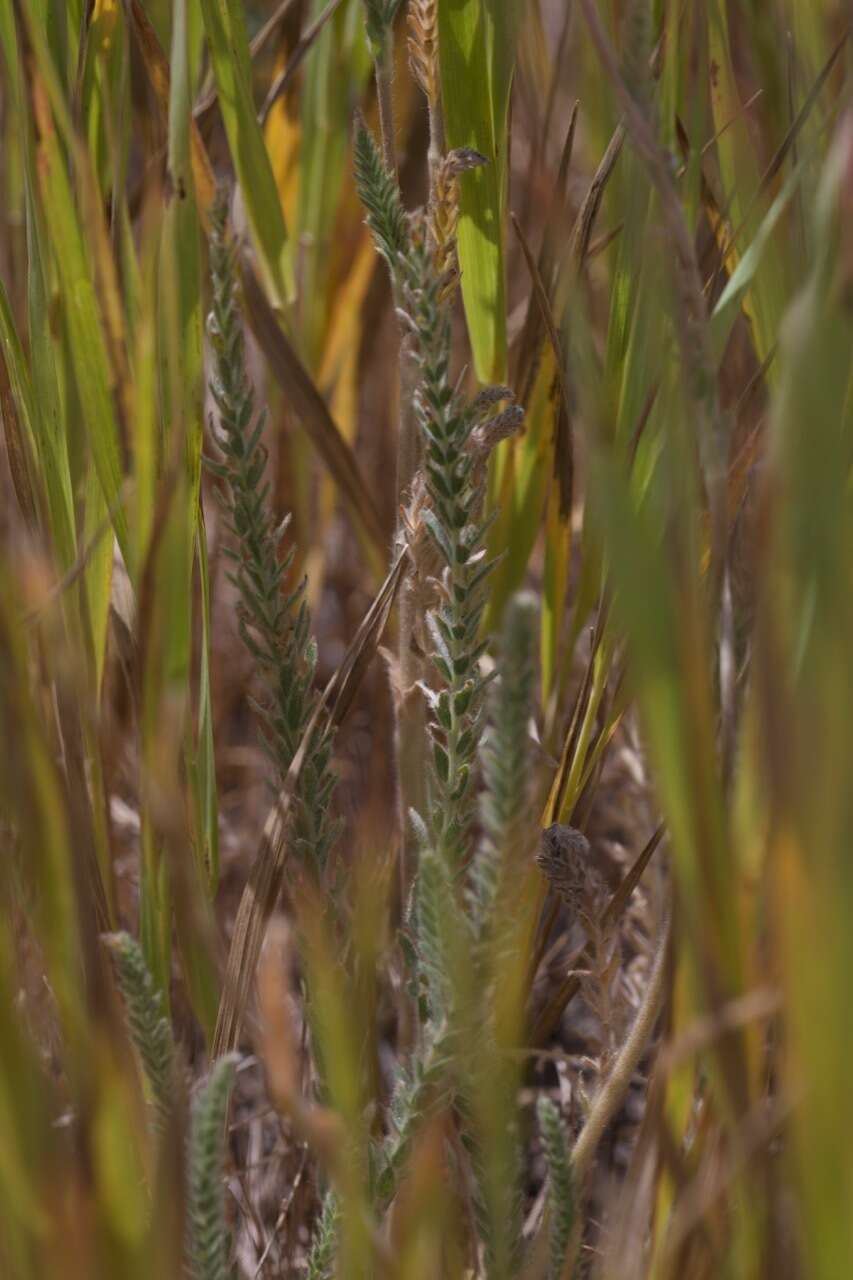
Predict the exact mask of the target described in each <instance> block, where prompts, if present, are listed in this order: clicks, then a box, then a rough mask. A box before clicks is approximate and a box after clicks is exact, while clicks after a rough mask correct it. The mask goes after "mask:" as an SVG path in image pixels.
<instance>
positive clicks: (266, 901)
mask: <svg viewBox="0 0 853 1280" xmlns="http://www.w3.org/2000/svg"><path fill="white" fill-rule="evenodd" d="M404 563H405V554H404V553H403V552H401V553H400V554H399V555H398V556H397V558H396V560H395V561H394V563H393V565H392V566H391V569H390V571H389V573H388V576H387V578H386V579H385V581H384V583H383V584H382V587H381V589H380V591H379V593H378V595H377V596H376V599H375V600H374V601H373V604H372V605H371V607H370V609H369V611H368V613H367V614H366V615H365V617H364V619H363V621H362V623H361V626H360V627H359V629H358V631H357V632H356V634H355V637H354V638H353V641H352V643H351V645H350V646H349V648H348V650H347V652H346V654H345V656H344V659H343V662H342V663H341V665H340V667H339V668H338V670H337V671H336V672H335V674H334V675H333V676H332V678H331V680H330V681H329V683H328V684H327V685H326V688H325V690H324V692H323V695H322V697H321V698H320V699H319V701H318V703H317V707H316V709H315V711H314V714H313V715H312V717H311V720H310V721H309V723H308V726H307V728H306V730H305V735H304V737H303V739H302V742H301V744H300V746H299V750H298V751H297V753H296V755H295V756H294V759H293V763H292V765H291V766H290V769H289V770H288V773H287V777H286V778H285V780H284V784H283V786H282V789H281V793H280V795H279V797H278V799H277V800H276V802H275V804H274V805H273V806H272V808H271V810H270V812H269V815H268V817H267V820H266V822H265V824H264V830H263V833H262V835H261V841H260V845H259V847H258V852H257V853H256V855H255V861H254V863H253V865H252V870H251V874H250V876H249V880H248V883H247V885H246V888H245V889H244V890H243V896H242V898H241V899H240V906H239V908H238V910H237V918H236V920H235V922H234V934H233V937H232V940H231V949H230V951H229V953H228V964H227V967H226V971H225V981H224V983H223V988H222V998H221V1000H220V1004H219V1013H218V1016H217V1019H216V1031H215V1033H214V1038H213V1056H214V1057H219V1056H220V1055H221V1054H223V1053H227V1052H228V1051H229V1050H231V1049H235V1048H236V1047H237V1044H238V1041H239V1038H240V1029H241V1027H242V1023H243V1017H244V1016H245V1012H246V1009H247V1007H248V1003H249V997H250V995H251V991H252V987H253V984H254V981H255V972H256V969H257V964H258V956H259V955H260V951H261V945H262V943H263V940H264V934H265V932H266V927H267V922H268V921H269V918H270V916H271V915H272V913H273V911H274V910H275V905H276V903H277V901H278V897H279V893H280V892H281V887H282V881H283V879H284V868H285V863H286V860H287V853H288V848H289V841H290V823H291V820H292V817H293V812H292V811H293V799H294V796H295V794H296V791H297V788H298V786H299V777H300V774H301V772H302V766H303V764H304V763H305V760H306V758H307V757H308V756H309V755H310V752H311V747H312V744H313V741H314V736H315V735H316V734H317V733H322V732H323V731H324V729H325V728H326V727H327V725H328V724H331V725H337V724H339V723H340V721H341V720H342V719H343V717H344V715H345V714H346V712H347V710H348V709H349V706H350V704H351V702H352V699H353V697H354V695H355V692H356V690H357V688H358V686H359V684H360V683H361V679H362V676H363V675H364V672H365V670H366V668H367V665H368V663H369V662H370V659H371V658H372V656H373V654H374V653H375V651H376V647H377V645H378V643H379V641H380V639H381V636H382V633H383V631H384V630H385V626H386V624H387V621H388V616H389V614H390V612H391V608H392V606H393V603H394V598H395V596H396V594H397V591H398V589H399V586H400V581H401V579H402V576H403V568H404Z"/></svg>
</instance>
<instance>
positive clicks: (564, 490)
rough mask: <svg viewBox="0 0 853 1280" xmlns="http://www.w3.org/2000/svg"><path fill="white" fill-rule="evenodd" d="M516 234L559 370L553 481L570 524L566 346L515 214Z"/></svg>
mask: <svg viewBox="0 0 853 1280" xmlns="http://www.w3.org/2000/svg"><path fill="white" fill-rule="evenodd" d="M510 216H511V218H512V225H513V229H514V231H515V234H516V235H517V237H518V243H519V244H520V245H521V252H522V253H523V254H524V261H525V263H526V265H527V270H528V272H529V274H530V280H531V283H532V285H533V293H534V295H535V297H536V301H537V303H538V304H539V310H540V312H541V315H542V323H543V324H544V326H545V331H546V333H547V334H548V341H549V342H550V344H551V350H552V351H553V353H554V366H555V368H556V370H557V385H558V386H559V388H560V407H559V409H558V411H557V413H556V415H555V437H554V478H555V479H556V481H557V485H558V488H559V493H560V516H561V518H562V519H563V520H568V518H569V516H570V515H571V511H572V488H573V486H574V475H575V449H574V438H573V432H572V406H571V402H570V400H569V388H568V384H567V382H566V366H565V360H564V359H563V344H562V342H561V341H560V335H559V333H558V332H557V326H556V324H555V323H554V317H553V315H552V314H551V303H550V301H549V298H548V293H547V290H546V288H545V284H544V282H543V280H542V276H541V275H540V273H539V268H538V266H537V265H536V261H535V259H534V257H533V254H532V252H531V250H530V245H529V244H528V243H527V240H526V238H525V235H524V232H523V231H522V229H521V224H520V223H519V221H518V218H516V216H515V214H511V215H510Z"/></svg>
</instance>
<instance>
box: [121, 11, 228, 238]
mask: <svg viewBox="0 0 853 1280" xmlns="http://www.w3.org/2000/svg"><path fill="white" fill-rule="evenodd" d="M127 12H128V18H129V21H130V26H131V28H132V29H133V34H134V36H135V38H136V43H137V45H138V46H139V52H140V54H141V55H142V61H143V63H144V64H145V70H146V71H147V73H148V79H149V80H150V82H151V88H152V89H153V91H154V96H155V98H156V99H157V103H158V105H159V107H160V110H161V111H162V113H163V119H164V120H168V117H169V92H170V74H169V62H168V59H167V58H166V55H165V53H164V52H163V49H162V47H161V45H160V41H159V40H158V39H157V33H156V31H155V30H154V28H153V26H152V25H151V20H150V18H149V17H148V14H147V13H146V12H145V9H144V8H143V6H142V3H141V0H127ZM190 161H191V164H192V172H193V183H194V184H195V194H196V199H197V200H198V205H199V210H200V211H201V214H202V218H205V217H206V216H207V210H208V209H209V208H210V206H211V205H212V204H213V201H214V198H215V196H216V178H215V177H214V174H213V169H212V167H211V164H210V160H209V158H208V154H207V149H206V147H205V145H204V142H203V140H202V136H201V133H200V132H199V128H198V125H197V124H196V122H195V120H192V121H191V122H190Z"/></svg>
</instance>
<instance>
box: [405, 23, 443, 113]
mask: <svg viewBox="0 0 853 1280" xmlns="http://www.w3.org/2000/svg"><path fill="white" fill-rule="evenodd" d="M408 45H409V66H410V67H411V68H412V75H413V76H414V77H415V79H416V80H417V82H418V84H419V85H420V86H421V88H422V89H423V91H424V93H425V94H426V96H427V99H428V100H429V104H430V106H435V105H436V104H437V102H438V4H437V0H409V40H408Z"/></svg>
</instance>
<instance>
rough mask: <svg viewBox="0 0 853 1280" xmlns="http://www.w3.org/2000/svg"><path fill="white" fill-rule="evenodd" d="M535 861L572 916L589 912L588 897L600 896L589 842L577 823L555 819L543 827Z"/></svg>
mask: <svg viewBox="0 0 853 1280" xmlns="http://www.w3.org/2000/svg"><path fill="white" fill-rule="evenodd" d="M536 865H537V867H538V868H539V870H540V871H541V872H542V874H543V875H544V876H545V878H546V879H547V880H548V882H549V883H550V885H551V887H552V888H553V889H554V891H555V892H556V893H558V894H559V896H560V897H561V898H562V900H563V902H564V903H565V905H566V906H567V907H568V909H569V911H570V912H571V913H572V915H573V916H582V915H586V914H588V912H589V903H590V901H595V900H597V899H599V898H600V897H601V891H602V887H603V886H602V882H601V877H600V875H599V873H598V872H597V870H596V869H595V867H594V866H593V863H592V851H591V848H590V843H589V841H588V840H587V838H586V836H585V835H584V834H583V832H581V831H578V830H577V828H576V827H569V826H566V825H565V824H564V823H562V822H555V823H554V825H553V826H551V827H548V828H547V829H546V830H545V831H543V832H542V838H541V840H540V843H539V851H538V853H537V854H536Z"/></svg>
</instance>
